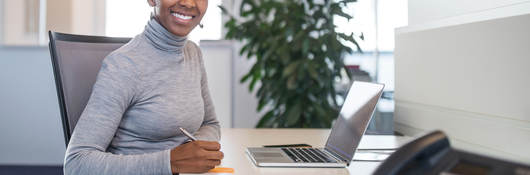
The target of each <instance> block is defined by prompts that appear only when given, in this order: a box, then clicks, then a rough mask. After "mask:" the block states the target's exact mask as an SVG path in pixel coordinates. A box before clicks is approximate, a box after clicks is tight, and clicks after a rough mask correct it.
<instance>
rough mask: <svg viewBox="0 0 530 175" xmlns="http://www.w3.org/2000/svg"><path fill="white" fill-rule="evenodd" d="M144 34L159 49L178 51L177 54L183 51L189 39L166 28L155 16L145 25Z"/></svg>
mask: <svg viewBox="0 0 530 175" xmlns="http://www.w3.org/2000/svg"><path fill="white" fill-rule="evenodd" d="M143 35H145V37H146V38H147V40H148V41H150V42H149V43H151V44H152V45H153V46H154V47H156V48H157V49H160V50H163V51H168V52H177V54H181V53H182V48H184V44H185V43H186V40H187V37H182V36H177V35H174V34H173V33H171V32H169V31H168V30H166V28H164V26H162V25H161V24H160V23H158V21H156V19H155V18H154V17H151V19H150V20H149V22H148V23H147V25H146V26H145V30H144V32H143Z"/></svg>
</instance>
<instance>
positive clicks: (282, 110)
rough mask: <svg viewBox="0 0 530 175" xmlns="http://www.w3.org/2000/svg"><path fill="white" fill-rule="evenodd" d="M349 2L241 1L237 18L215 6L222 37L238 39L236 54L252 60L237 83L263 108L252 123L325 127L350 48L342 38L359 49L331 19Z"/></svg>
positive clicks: (333, 114) (340, 14)
mask: <svg viewBox="0 0 530 175" xmlns="http://www.w3.org/2000/svg"><path fill="white" fill-rule="evenodd" d="M354 1H355V0H340V1H329V0H325V1H318V2H317V1H313V0H284V1H278V0H242V3H241V5H240V7H239V10H240V11H239V17H237V18H236V17H234V16H233V15H230V14H229V12H228V10H227V9H226V8H223V7H220V8H221V10H222V11H223V14H228V17H229V20H228V21H227V22H226V23H225V24H224V27H225V28H226V29H227V32H226V35H225V38H226V39H234V40H238V41H241V42H242V44H243V45H242V48H241V50H240V52H239V54H240V55H241V56H243V57H246V58H247V59H250V60H252V61H253V62H255V63H254V65H253V66H252V68H251V69H250V70H249V72H248V73H246V74H245V75H244V76H243V77H241V79H240V82H241V83H246V82H249V84H248V87H249V91H253V90H254V89H255V88H257V89H258V90H257V93H256V97H257V98H258V107H257V109H256V110H258V111H261V110H264V109H266V110H267V111H266V113H265V115H263V116H262V118H261V119H260V121H259V122H258V124H257V125H256V127H330V126H331V121H333V120H334V119H335V117H336V115H337V114H338V105H339V104H337V101H336V97H337V93H336V90H335V89H334V88H335V87H334V82H335V81H336V79H340V78H342V77H341V74H340V72H341V71H345V65H344V62H343V60H342V57H343V55H344V54H345V53H351V52H352V51H353V49H352V48H349V47H347V46H346V45H344V44H343V43H353V44H354V45H355V47H356V48H355V51H361V50H360V48H359V46H358V44H357V41H356V40H355V39H356V38H355V37H354V36H355V35H354V34H348V35H346V34H342V33H337V32H336V31H335V25H334V24H333V18H334V17H344V18H347V19H351V18H352V16H350V15H349V14H347V13H345V12H344V11H343V10H342V7H343V6H345V5H346V4H347V3H351V2H354ZM363 37H364V36H363V35H362V34H361V35H360V36H359V38H361V39H363ZM258 85H259V86H258Z"/></svg>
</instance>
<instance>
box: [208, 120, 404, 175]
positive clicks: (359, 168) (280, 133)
mask: <svg viewBox="0 0 530 175" xmlns="http://www.w3.org/2000/svg"><path fill="white" fill-rule="evenodd" d="M329 132H330V130H329V129H234V128H223V129H221V141H220V143H221V151H223V152H224V154H225V158H224V159H223V161H222V163H221V166H224V167H231V168H234V169H235V173H234V174H236V175H254V174H273V175H283V174H285V175H292V174H304V175H310V174H319V175H326V174H330V175H341V174H372V172H373V171H374V170H375V168H377V166H378V165H379V163H380V162H362V161H353V162H352V163H351V164H350V166H349V167H348V168H270V167H269V168H261V167H257V166H255V165H254V163H252V161H251V160H250V158H249V157H248V156H247V154H246V153H245V149H246V148H247V147H261V146H263V145H273V144H291V143H307V144H310V145H312V146H313V147H324V145H325V143H326V139H327V138H328V135H329ZM409 140H410V137H397V136H375V135H366V136H364V137H363V139H362V141H361V145H360V146H359V147H360V148H363V147H364V148H368V147H373V146H378V147H387V146H388V145H391V147H393V146H399V145H402V144H404V143H406V142H407V141H409ZM392 145H393V146H392ZM208 174H214V173H208Z"/></svg>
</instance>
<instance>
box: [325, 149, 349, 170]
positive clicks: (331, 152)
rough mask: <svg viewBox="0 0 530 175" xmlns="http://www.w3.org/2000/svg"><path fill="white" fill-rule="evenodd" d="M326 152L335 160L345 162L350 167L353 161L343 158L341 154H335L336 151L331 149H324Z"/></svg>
mask: <svg viewBox="0 0 530 175" xmlns="http://www.w3.org/2000/svg"><path fill="white" fill-rule="evenodd" d="M324 150H326V152H328V153H330V154H331V155H332V156H333V157H334V158H335V159H338V160H341V161H343V162H345V163H346V164H347V165H348V166H349V165H350V162H351V160H346V159H344V158H342V156H340V155H339V154H337V153H335V151H333V150H331V149H328V148H324Z"/></svg>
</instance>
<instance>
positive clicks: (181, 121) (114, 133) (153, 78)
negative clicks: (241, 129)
mask: <svg viewBox="0 0 530 175" xmlns="http://www.w3.org/2000/svg"><path fill="white" fill-rule="evenodd" d="M179 127H182V128H185V129H186V130H188V131H190V132H192V133H194V135H195V136H196V137H197V138H198V139H199V140H210V141H218V140H219V138H220V131H219V122H218V121H217V118H216V116H215V112H214V107H213V104H212V100H211V98H210V94H209V92H208V84H207V80H206V73H205V70H204V65H203V61H202V55H201V52H200V50H199V48H198V47H197V46H196V45H195V44H194V43H193V42H191V41H188V40H187V39H186V38H185V37H178V36H175V35H173V34H171V33H170V32H169V31H167V30H166V29H165V28H164V27H162V26H161V25H160V24H159V23H158V22H157V21H156V20H154V19H151V20H150V21H149V22H148V24H147V26H146V27H145V31H144V32H143V33H141V34H140V35H138V36H136V37H135V38H133V39H132V40H131V41H130V42H129V43H127V44H126V45H124V46H123V47H121V48H119V49H117V50H116V51H114V52H112V53H111V54H109V55H108V56H107V57H106V58H105V59H104V60H103V64H102V67H101V70H100V71H99V74H98V77H97V80H96V83H95V84H94V86H93V89H92V95H91V96H90V100H89V101H88V104H87V106H86V108H85V110H84V111H83V113H82V115H81V118H80V119H79V122H78V123H77V125H76V127H75V130H74V133H73V135H72V138H71V140H70V143H69V145H68V148H67V150H66V157H65V162H64V172H65V174H76V175H78V174H171V166H170V150H171V149H172V148H174V147H176V146H179V145H180V144H182V143H183V142H185V141H186V140H188V139H187V137H186V136H184V135H183V134H182V133H181V132H180V131H179V130H178V128H179Z"/></svg>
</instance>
